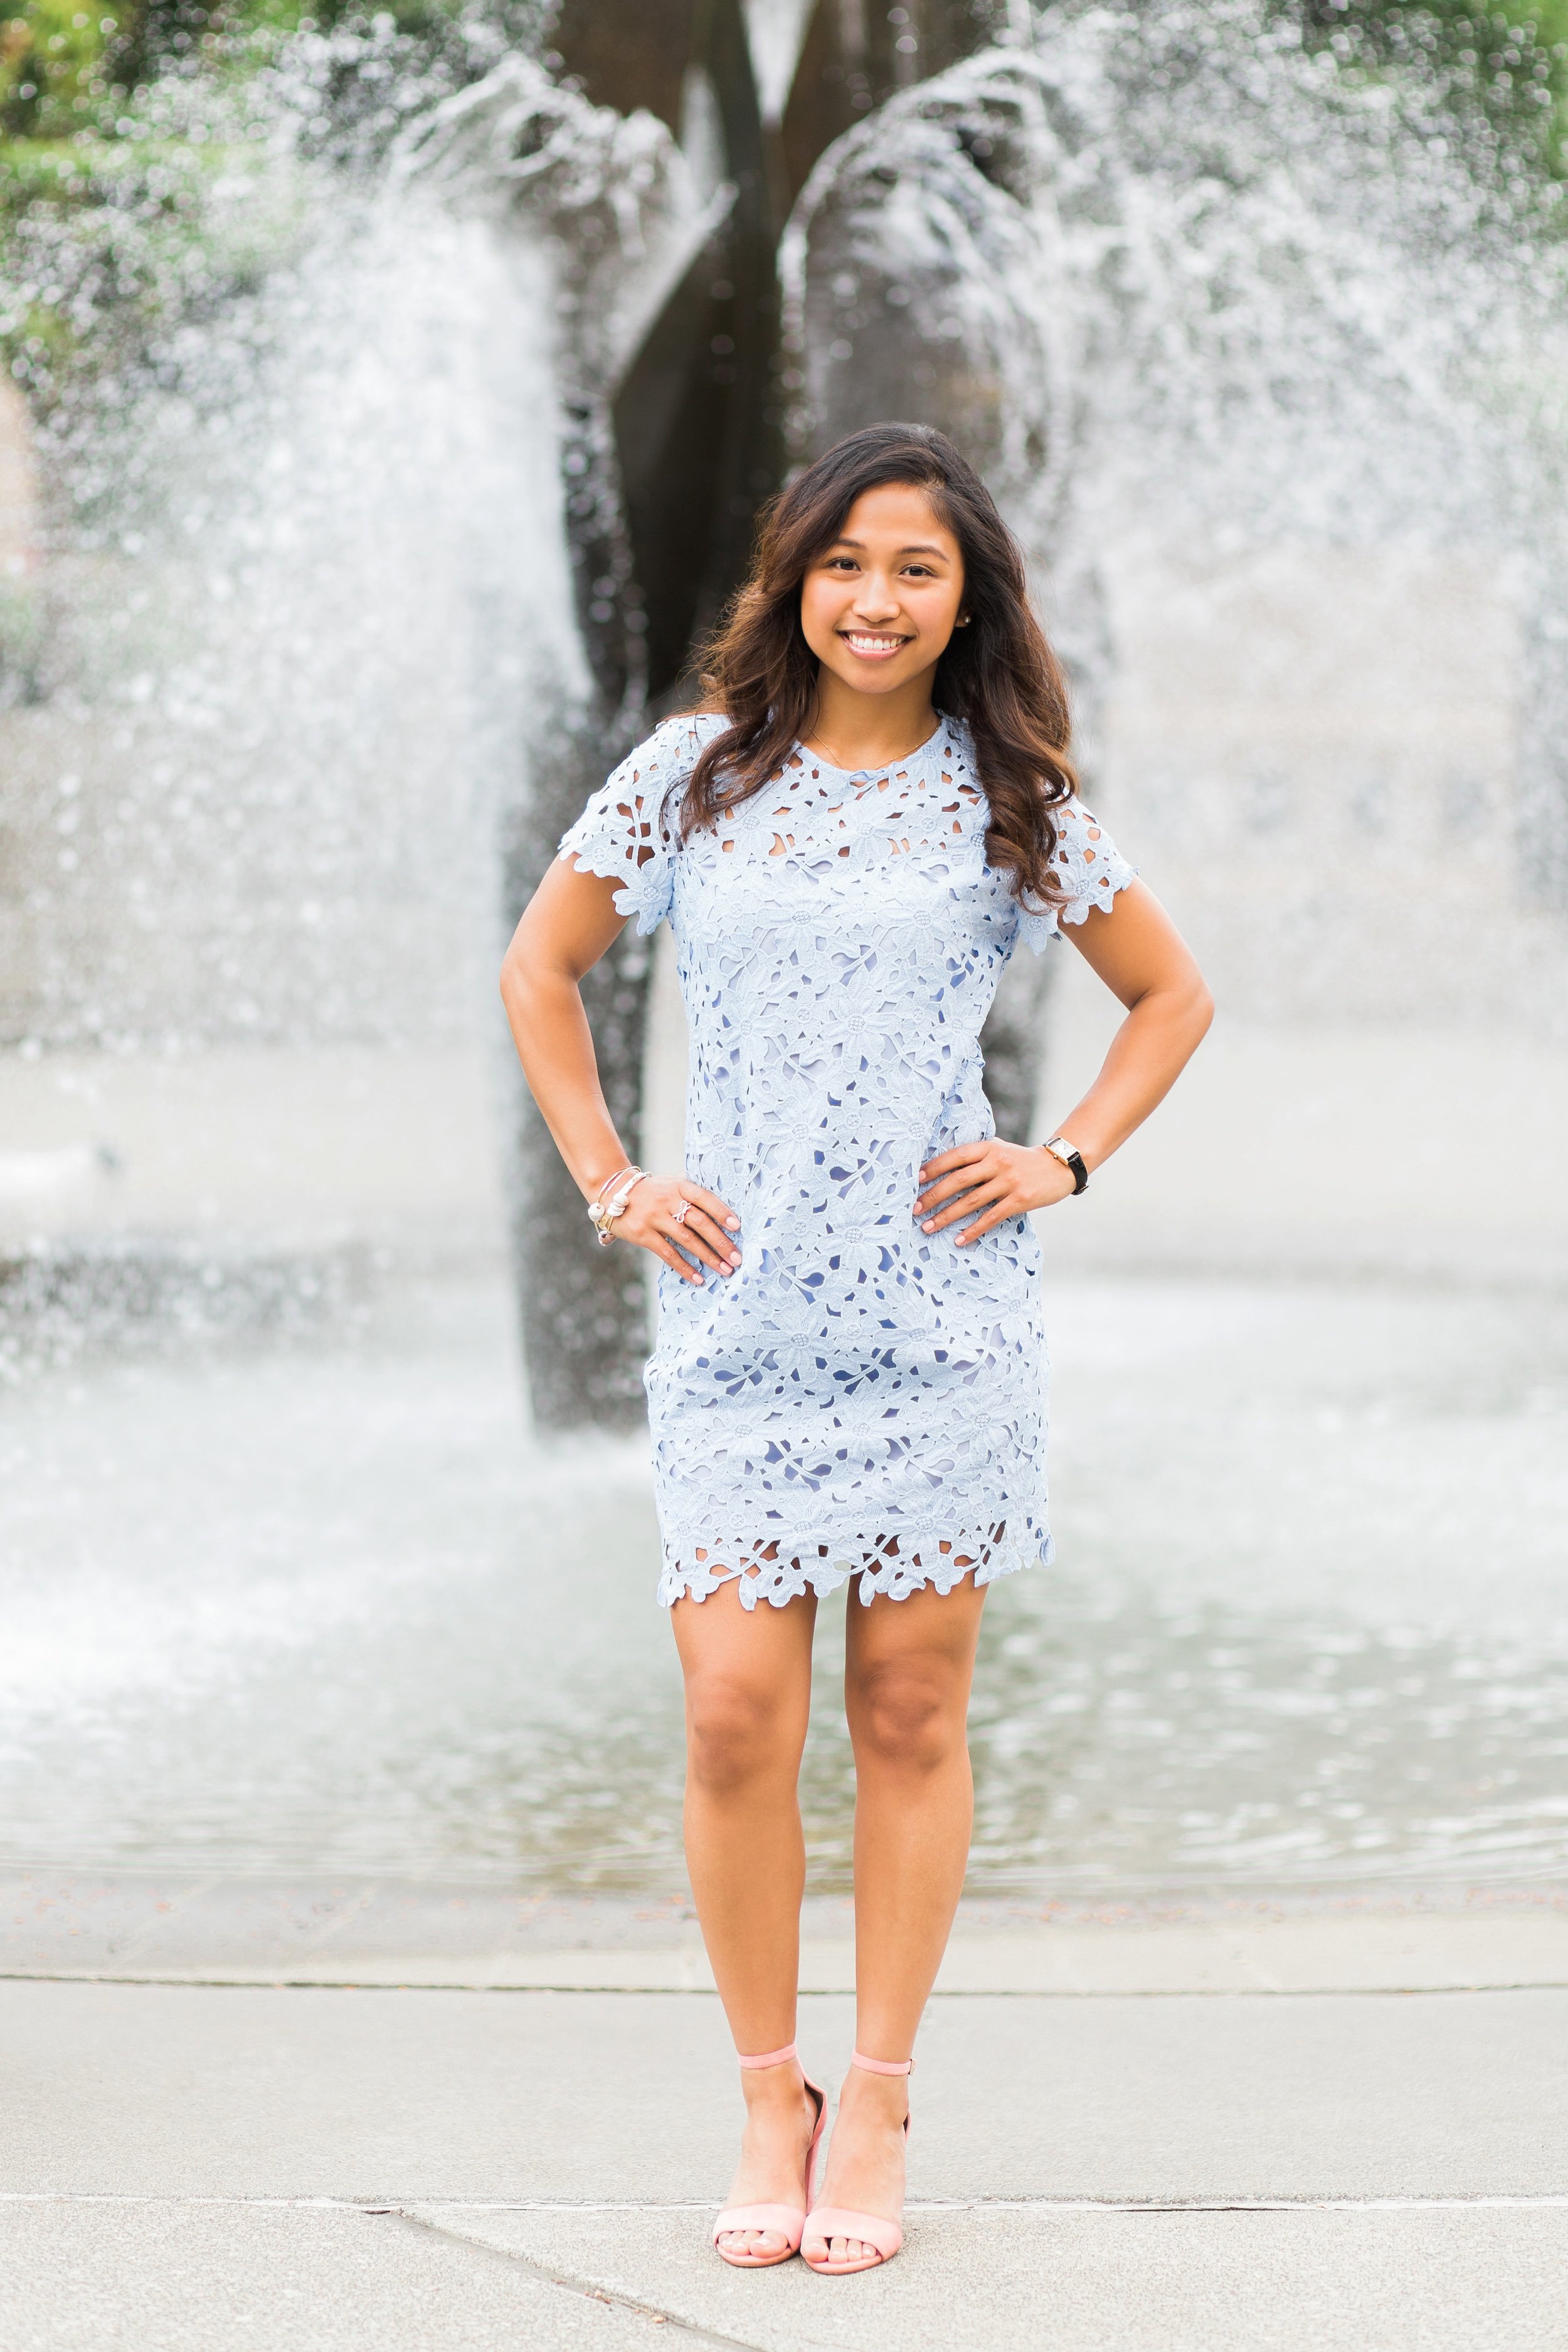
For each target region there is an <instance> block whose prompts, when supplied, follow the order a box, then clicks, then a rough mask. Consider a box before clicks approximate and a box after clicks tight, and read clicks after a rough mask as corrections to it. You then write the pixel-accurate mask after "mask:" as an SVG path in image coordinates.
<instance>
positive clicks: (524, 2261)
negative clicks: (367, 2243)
mask: <svg viewBox="0 0 1568 2352" xmlns="http://www.w3.org/2000/svg"><path fill="white" fill-rule="evenodd" d="M356 2210H358V2211H360V2212H362V2213H369V2214H371V2215H372V2216H373V2217H374V2218H375V2219H378V2220H379V2219H381V2218H383V2217H386V2218H389V2219H391V2220H394V2221H401V2222H403V2223H404V2224H405V2227H406V2228H408V2229H411V2230H419V2231H423V2232H424V2234H425V2235H426V2237H430V2238H437V2239H439V2240H440V2241H441V2242H443V2243H445V2244H447V2245H450V2246H463V2247H466V2248H467V2249H468V2252H470V2253H476V2254H489V2256H490V2257H491V2258H492V2259H493V2260H495V2261H499V2262H503V2263H510V2266H511V2267H512V2269H513V2270H518V2271H521V2272H523V2273H525V2274H526V2275H527V2276H528V2277H530V2278H532V2279H537V2280H538V2281H539V2282H540V2284H542V2285H545V2286H552V2287H558V2288H559V2289H560V2290H561V2292H562V2293H563V2294H574V2295H577V2296H578V2297H579V2298H580V2299H581V2300H582V2301H583V2302H584V2303H607V2304H611V2305H614V2306H615V2307H616V2309H617V2310H619V2311H629V2312H632V2313H635V2315H637V2318H639V2319H646V2320H647V2321H648V2322H649V2323H650V2325H651V2326H657V2327H673V2328H675V2329H676V2330H677V2331H678V2332H679V2335H680V2336H683V2337H684V2338H685V2339H686V2341H687V2342H688V2343H690V2344H710V2345H713V2346H715V2347H719V2352H766V2347H764V2346H763V2345H759V2344H753V2343H752V2339H751V2338H750V2336H727V2335H721V2334H718V2333H717V2332H716V2331H715V2330H714V2329H712V2328H710V2327H702V2326H698V2325H697V2324H696V2323H695V2322H694V2321H692V2320H689V2319H683V2318H682V2317H681V2315H680V2314H679V2312H678V2311H669V2310H667V2309H666V2307H665V2306H664V2305H662V2304H658V2303H643V2302H641V2301H639V2300H638V2299H637V2297H636V2296H635V2295H629V2294H617V2293H616V2291H615V2289H614V2288H613V2287H605V2286H600V2285H598V2284H595V2281H593V2280H592V2279H583V2278H578V2277H576V2276H574V2274H573V2273H571V2272H564V2273H563V2272H561V2271H557V2270H555V2269H554V2268H553V2267H552V2266H551V2265H549V2264H546V2263H537V2262H535V2261H534V2260H533V2259H532V2257H531V2255H528V2254H521V2253H516V2252H513V2251H512V2249H511V2248H510V2246H495V2245H491V2244H489V2242H488V2241H486V2240H485V2239H483V2238H470V2237H468V2236H467V2235H465V2233H464V2232H463V2231H461V2230H444V2229H443V2228H442V2227H441V2224H440V2223H439V2222H438V2221H426V2218H425V2216H424V2214H423V2213H420V2212H410V2211H409V2210H406V2209H405V2207H402V2206H363V2205H362V2206H360V2207H358V2208H356ZM824 2352H831V2347H824Z"/></svg>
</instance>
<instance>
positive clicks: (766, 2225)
mask: <svg viewBox="0 0 1568 2352" xmlns="http://www.w3.org/2000/svg"><path fill="white" fill-rule="evenodd" d="M794 2056H795V2043H794V2042H790V2044H789V2045H788V2047H787V2048H786V2049H784V2050H769V2051H767V2052H765V2053H763V2056H762V2057H761V2058H742V2059H741V2060H740V2061H739V2063H741V2064H742V2066H747V2067H751V2066H783V2065H785V2064H787V2063H788V2062H789V2061H790V2060H791V2059H792V2058H793V2057H794ZM805 2087H806V2091H807V2094H808V2095H809V2096H810V2097H812V2098H814V2099H815V2100H816V2129H815V2130H814V2131H813V2133H812V2135H811V2140H810V2144H809V2146H808V2147H807V2148H806V2151H805V2205H726V2206H725V2208H724V2210H723V2211H722V2212H721V2214H720V2216H719V2219H718V2220H717V2221H715V2222H714V2224H713V2246H714V2251H715V2252H717V2254H718V2256H719V2259H720V2261H721V2263H730V2265H731V2268H732V2269H735V2270H738V2271H764V2270H770V2269H771V2268H772V2267H773V2263H787V2262H790V2261H792V2260H793V2258H794V2257H795V2255H796V2254H798V2253H799V2252H800V2241H801V2236H802V2233H803V2232H804V2231H805V2216H806V2212H807V2210H808V2208H809V2207H810V2204H811V2200H812V2199H813V2198H814V2197H815V2196H816V2160H817V2156H818V2154H819V2152H820V2149H821V2147H822V2126H823V2125H824V2124H825V2123H826V2121H827V2094H826V2091H825V2090H823V2089H822V2087H821V2085H820V2084H816V2083H814V2082H813V2081H812V2079H811V2077H810V2075H809V2074H807V2075H806V2076H805ZM731 2230H771V2231H776V2232H777V2234H778V2235H779V2236H780V2237H781V2238H783V2240H784V2252H782V2253H778V2254H727V2253H726V2252H725V2251H724V2249H723V2247H722V2246H721V2245H720V2243H719V2241H720V2239H721V2238H722V2237H724V2236H726V2235H727V2234H728V2232H729V2231H731Z"/></svg>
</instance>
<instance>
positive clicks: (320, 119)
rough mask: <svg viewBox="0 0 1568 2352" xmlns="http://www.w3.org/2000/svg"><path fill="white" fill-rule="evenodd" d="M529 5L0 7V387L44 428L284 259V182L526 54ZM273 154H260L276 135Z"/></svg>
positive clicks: (539, 5)
mask: <svg viewBox="0 0 1568 2352" xmlns="http://www.w3.org/2000/svg"><path fill="white" fill-rule="evenodd" d="M544 13H545V0H390V5H384V6H377V7H374V8H371V7H367V6H365V5H361V0H317V5H314V6H313V7H311V8H310V9H307V8H305V7H303V6H302V5H300V0H210V5H202V0H108V5H100V6H99V7H97V8H94V9H91V10H89V9H85V8H82V7H80V6H77V5H72V0H0V366H4V367H6V368H8V370H9V372H10V373H11V374H12V376H13V377H14V378H15V380H16V381H17V382H18V383H21V384H22V385H23V386H24V388H25V389H26V392H27V394H28V396H29V399H30V400H31V402H32V404H33V407H34V410H35V412H36V414H37V415H39V416H40V417H43V418H47V416H48V415H50V414H51V413H53V412H54V411H55V410H56V409H58V405H59V404H60V403H61V401H62V400H66V399H68V397H69V395H70V394H71V393H72V391H73V390H75V389H80V388H82V387H83V386H85V385H86V384H88V383H89V382H91V381H92V380H95V379H103V378H106V377H108V378H114V377H120V376H122V375H123V374H124V373H125V371H126V370H127V369H128V368H132V369H134V368H138V367H142V368H144V367H146V366H149V365H153V364H155V363H156V355H157V353H158V352H159V351H160V349H166V347H167V345H168V342H169V339H170V338H171V336H172V335H173V334H174V332H175V331H177V329H178V328H179V327H180V326H181V325H183V324H187V323H189V322H191V321H192V320H195V319H199V318H201V317H203V316H205V315H208V314H210V313H211V312H212V311H213V310H215V309H216V307H218V306H220V305H221V304H223V303H225V302H226V301H232V300H233V299H234V298H235V297H236V296H237V295H238V294H242V293H244V292H245V291H247V289H250V288H253V287H254V286H256V285H257V284H258V283H259V281H260V279H261V278H262V277H263V276H264V275H265V274H266V272H267V271H268V269H269V268H273V267H275V266H276V265H277V263H278V262H279V260H280V259H282V258H284V257H286V256H287V255H288V254H289V251H291V250H292V249H293V247H294V245H295V241H296V239H297V236H298V234H299V231H300V226H301V221H302V215H303V187H304V175H305V174H306V173H308V171H309V169H310V164H311V163H312V162H313V161H315V160H319V159H322V158H325V159H327V160H330V161H331V162H334V163H340V164H343V165H347V166H350V167H352V166H353V165H354V164H356V163H365V162H369V161H373V160H374V158H375V157H376V156H377V155H379V154H380V153H381V152H384V148H385V146H386V145H387V143H388V142H389V141H390V140H391V138H393V137H394V136H395V133H396V131H397V130H398V128H399V126H400V125H401V123H402V122H403V121H405V119H406V117H407V115H408V114H409V113H410V112H411V111H413V110H416V109H418V108H421V107H424V106H427V105H428V104H430V103H431V102H432V100H435V99H437V98H440V97H442V96H444V95H446V94H447V92H448V91H450V90H452V89H458V88H460V87H461V86H462V85H463V84H464V83H465V82H467V81H469V80H472V79H475V78H476V77H478V76H479V75H481V74H484V73H486V72H488V71H489V68H490V67H491V66H492V65H493V64H494V63H495V61H496V59H497V58H498V57H499V56H500V54H501V53H502V51H503V50H504V49H505V48H507V47H510V46H514V45H515V46H519V47H534V48H536V47H538V46H539V45H540V40H541V37H542V27H543V21H544ZM280 132H281V133H283V134H285V135H283V136H281V137H280V136H279V133H280Z"/></svg>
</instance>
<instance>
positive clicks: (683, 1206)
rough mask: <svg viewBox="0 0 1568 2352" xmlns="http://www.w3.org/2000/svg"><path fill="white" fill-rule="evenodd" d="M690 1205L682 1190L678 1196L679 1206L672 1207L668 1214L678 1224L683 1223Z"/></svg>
mask: <svg viewBox="0 0 1568 2352" xmlns="http://www.w3.org/2000/svg"><path fill="white" fill-rule="evenodd" d="M690 1207H691V1203H690V1202H689V1200H688V1199H687V1198H686V1195H685V1194H684V1192H683V1193H682V1194H681V1196H680V1202H679V1207H677V1208H674V1209H672V1210H671V1211H670V1216H671V1217H672V1218H673V1220H674V1222H675V1223H677V1224H678V1225H683V1224H684V1223H686V1218H687V1213H688V1211H689V1209H690Z"/></svg>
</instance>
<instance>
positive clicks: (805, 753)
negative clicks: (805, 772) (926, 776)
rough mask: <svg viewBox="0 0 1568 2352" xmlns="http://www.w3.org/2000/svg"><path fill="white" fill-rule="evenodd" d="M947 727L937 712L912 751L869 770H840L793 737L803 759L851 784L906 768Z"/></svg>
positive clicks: (917, 758) (817, 752) (881, 762)
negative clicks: (933, 720) (929, 727)
mask: <svg viewBox="0 0 1568 2352" xmlns="http://www.w3.org/2000/svg"><path fill="white" fill-rule="evenodd" d="M947 726H948V721H947V719H944V718H943V717H942V713H941V712H940V711H939V712H938V713H937V721H936V725H935V726H934V727H933V728H932V730H931V733H930V734H929V735H928V736H927V737H926V739H925V741H924V742H923V743H917V744H916V745H915V748H914V750H913V751H903V752H900V755H899V757H898V758H897V759H896V760H883V761H880V762H879V764H878V765H877V766H875V767H871V768H841V767H839V766H838V764H837V761H833V760H828V759H825V758H824V757H823V755H822V753H821V752H820V751H813V750H812V749H811V747H810V745H809V744H807V743H806V742H805V741H804V740H802V738H801V737H800V736H798V735H797V736H796V737H795V750H796V751H798V752H799V753H800V755H801V757H802V758H803V759H805V760H811V761H815V763H816V766H817V767H819V768H826V771H827V772H828V774H829V775H830V776H847V777H848V779H849V780H850V782H854V780H855V778H856V777H857V776H890V775H892V774H893V773H894V772H895V771H896V770H897V769H900V768H907V767H908V766H909V764H910V761H911V760H919V759H921V758H923V756H924V754H925V753H926V752H927V751H930V750H931V745H932V744H933V743H934V742H935V741H936V740H937V738H938V737H939V736H940V735H942V733H944V732H945V730H946V729H947Z"/></svg>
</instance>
